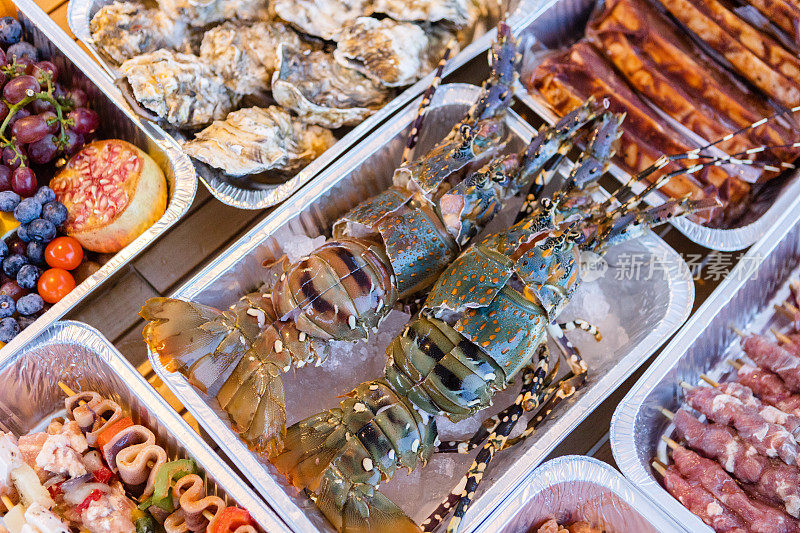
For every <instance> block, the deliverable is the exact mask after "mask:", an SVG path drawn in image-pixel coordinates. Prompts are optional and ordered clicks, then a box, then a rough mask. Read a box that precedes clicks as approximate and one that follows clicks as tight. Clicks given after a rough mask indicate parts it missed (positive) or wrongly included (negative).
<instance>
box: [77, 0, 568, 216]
mask: <svg viewBox="0 0 800 533" xmlns="http://www.w3.org/2000/svg"><path fill="white" fill-rule="evenodd" d="M112 1H113V0H70V2H69V6H68V8H67V22H68V24H69V27H70V29H71V30H72V32H73V33H74V34H75V36H76V37H78V39H80V40H81V42H82V43H83V44H85V45H86V47H87V48H88V49H89V50H90V51H91V52H92V54H93V55H94V57H95V59H96V60H97V61H98V62H99V63H100V64H101V65H102V66H103V68H104V69H105V70H106V72H107V73H108V75H109V76H111V78H112V79H114V80H116V79H118V78H120V73H119V71H118V69H117V68H116V66H115V65H114V64H112V63H111V62H109V61H108V59H107V58H106V57H105V56H104V55H103V54H102V53H101V52H100V50H99V49H98V48H97V47H96V46H95V45H94V41H93V40H92V34H91V31H90V30H89V22H90V21H91V20H92V17H93V16H94V15H95V13H97V11H98V10H99V9H100V8H101V7H103V6H104V5H106V4H110V3H111V2H112ZM555 1H556V0H519V2H517V1H515V0H512V2H511V4H512V5H514V4H517V3H519V6H518V7H517V8H516V9H515V10H514V11H513V13H512V14H511V15H510V16H509V18H508V23H509V25H510V26H511V28H512V29H513V30H514V31H517V30H518V29H519V28H522V27H525V26H526V25H527V24H529V23H530V21H531V20H532V19H534V18H536V17H537V16H538V15H539V14H540V13H541V12H543V11H544V10H545V9H546V8H547V6H548V5H550V4H552V3H553V2H555ZM495 34H496V30H495V29H491V30H490V31H488V32H486V33H484V34H483V35H480V36H478V37H477V38H475V40H474V41H473V42H472V43H470V44H469V45H468V46H466V47H465V48H464V49H463V50H462V51H461V52H459V53H458V54H457V55H456V56H455V57H453V58H452V59H451V60H450V61H449V62H448V63H447V66H446V67H445V70H444V75H447V74H450V73H452V72H454V71H455V70H456V69H458V68H459V67H461V66H463V65H464V64H466V63H467V62H468V61H470V60H472V59H473V58H475V57H476V56H478V55H479V54H482V53H483V52H485V51H486V50H488V48H489V46H490V45H491V43H492V42H493V41H494V38H495ZM432 80H433V73H430V74H429V75H428V76H425V77H424V78H423V79H421V80H420V81H418V82H417V83H415V84H414V85H412V86H411V87H409V88H407V89H406V90H404V91H403V92H402V93H400V94H399V95H398V96H396V97H395V98H394V99H392V100H391V101H390V102H389V103H388V104H386V106H384V107H383V108H382V109H381V110H380V111H378V112H377V113H375V114H374V115H372V116H371V117H369V118H367V119H366V120H364V121H363V122H362V123H361V124H359V125H358V126H356V127H355V128H353V129H352V130H350V131H349V132H347V133H346V134H345V135H344V136H343V137H342V138H341V139H339V140H338V141H337V142H336V144H334V145H333V146H332V147H331V148H329V149H328V150H327V151H325V152H324V153H323V154H322V155H321V156H319V157H318V158H317V159H315V160H314V161H313V162H312V163H311V164H310V165H308V166H307V167H305V168H304V169H303V170H301V171H300V172H298V173H297V174H295V175H294V176H293V177H291V178H290V179H288V180H286V181H285V182H283V183H281V184H278V185H275V184H263V183H256V182H255V181H252V180H248V179H247V178H230V177H227V176H225V175H224V173H222V172H219V171H218V170H216V169H212V168H210V167H208V166H206V165H203V164H199V163H198V164H196V168H197V173H198V176H199V177H200V179H201V180H202V181H203V183H204V184H205V185H206V187H208V190H209V191H210V192H211V194H213V195H214V196H215V197H216V198H217V199H219V200H220V201H221V202H223V203H226V204H228V205H232V206H234V207H239V208H241V209H264V208H266V207H270V206H272V205H276V204H279V203H280V202H283V201H284V200H286V199H287V198H288V197H289V196H291V195H292V193H294V192H295V191H296V190H297V189H299V188H300V187H301V186H302V185H303V184H304V183H306V182H308V181H309V180H310V179H311V178H313V177H314V176H316V175H318V174H319V173H320V172H321V171H322V170H324V169H325V168H326V167H327V166H329V165H330V164H331V163H333V161H335V160H336V159H337V158H338V157H339V156H341V155H342V154H344V153H345V152H346V151H347V150H348V149H350V148H351V147H352V146H353V145H355V144H356V143H357V142H358V141H360V140H361V139H362V138H364V137H366V136H367V135H368V134H369V133H370V132H371V131H373V130H374V129H375V127H376V126H378V125H379V124H381V123H382V122H384V121H385V120H386V119H388V118H389V117H391V116H392V115H393V114H395V113H396V112H397V111H398V110H399V109H402V108H403V107H404V106H405V105H407V104H408V103H409V102H410V101H411V100H413V99H415V98H416V97H417V96H419V95H420V94H422V93H423V91H425V89H426V88H427V87H428V86H429V85H430V83H431V81H432ZM243 185H244V186H243Z"/></svg>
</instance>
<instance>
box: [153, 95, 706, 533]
mask: <svg viewBox="0 0 800 533" xmlns="http://www.w3.org/2000/svg"><path fill="white" fill-rule="evenodd" d="M479 92H480V90H479V88H477V87H475V86H472V85H461V84H449V85H443V86H442V87H441V88H440V89H439V90H438V91H437V92H436V95H435V97H434V99H433V102H432V108H431V111H430V113H431V114H430V115H429V118H428V119H427V120H426V125H427V127H424V128H423V132H422V135H421V138H420V145H419V149H420V150H425V151H427V150H429V149H430V148H431V147H432V145H433V144H434V142H435V141H436V140H438V139H441V138H442V137H443V136H444V135H445V134H446V132H447V131H449V129H450V128H451V127H452V125H453V124H455V123H456V122H457V121H458V120H459V119H460V118H461V117H462V116H463V114H464V113H465V112H466V110H467V109H468V108H469V106H470V105H471V103H472V102H474V100H475V99H476V98H477V96H478V94H479ZM415 114H416V105H414V104H412V105H410V106H409V107H407V108H406V109H405V110H403V111H402V112H400V113H398V114H397V115H396V116H395V117H393V118H392V120H391V121H389V122H387V123H385V124H383V125H382V126H381V127H380V129H379V130H378V131H376V132H375V133H374V134H373V135H371V136H370V137H369V138H368V139H366V140H365V141H363V142H362V143H360V144H359V145H358V146H356V147H355V148H354V149H352V150H351V151H350V152H349V153H348V154H347V155H346V156H345V157H344V158H342V159H340V160H339V161H337V162H336V163H334V165H333V166H331V167H330V168H328V169H327V170H326V171H325V172H324V173H323V174H322V175H320V176H319V177H318V178H317V179H315V180H314V182H313V183H311V184H309V185H308V186H306V187H305V188H304V189H302V190H301V191H300V192H299V193H298V194H297V195H295V196H294V198H293V200H292V201H291V202H289V203H285V204H283V205H282V206H280V207H278V208H277V209H276V210H275V211H274V212H273V213H271V214H270V215H269V216H268V217H266V218H265V219H264V220H263V221H262V222H261V223H260V224H259V225H258V226H257V227H255V228H253V229H252V230H251V231H250V232H249V233H248V234H246V235H245V236H244V237H242V238H241V239H240V240H239V241H238V242H237V243H235V244H234V245H233V246H231V248H229V249H228V250H227V251H226V252H225V253H223V254H222V255H220V256H219V257H217V258H216V259H215V260H213V261H212V262H211V263H210V264H209V265H208V266H207V267H206V268H205V269H204V270H203V271H201V272H200V273H199V274H197V276H195V277H194V278H193V279H192V280H190V281H189V282H187V283H186V284H185V285H184V286H182V287H181V288H180V289H178V291H177V292H176V293H175V294H174V295H173V296H175V297H177V298H182V299H185V300H192V301H197V302H200V303H203V304H207V305H212V306H215V307H218V308H224V307H226V306H228V305H230V304H232V303H233V302H235V301H236V299H237V298H238V297H239V296H240V295H242V294H244V293H246V292H249V291H250V290H253V289H254V288H256V287H257V286H258V285H259V284H260V283H261V280H262V276H263V273H264V270H263V268H262V266H261V264H262V262H263V261H264V260H268V259H274V258H276V257H278V256H279V255H280V254H281V251H282V248H283V247H288V246H290V245H292V244H293V243H292V242H291V241H292V240H293V239H292V236H293V235H297V234H301V235H304V236H318V235H325V234H327V232H328V229H329V228H330V225H331V223H332V222H333V221H334V220H335V219H336V217H338V216H340V215H342V214H343V213H345V212H346V211H347V210H348V209H350V208H351V207H353V206H355V205H356V204H357V203H358V202H360V201H361V200H363V199H364V198H367V197H369V196H371V195H374V194H376V193H377V192H379V191H381V190H383V189H385V188H386V187H387V186H388V185H389V183H390V178H391V175H392V172H393V170H394V169H395V168H396V166H397V165H398V163H399V161H400V157H401V153H402V151H403V146H404V144H405V138H406V135H407V131H408V129H409V127H410V124H411V121H412V120H413V118H414V116H415ZM508 124H509V126H510V129H511V131H512V132H513V134H514V137H515V140H514V141H513V142H512V143H511V144H512V146H511V149H520V148H521V146H522V145H523V142H527V141H528V140H529V139H530V138H531V135H532V133H533V131H534V130H533V128H531V127H530V126H529V125H528V124H526V123H525V122H524V121H522V120H521V119H520V118H519V116H518V115H516V114H515V113H513V112H512V113H509V115H508ZM512 215H513V213H512ZM498 218H500V217H498ZM496 220H497V219H496ZM498 229H502V226H501V227H500V228H498ZM294 240H297V239H296V238H295V239H294ZM626 254H632V256H636V257H640V259H641V260H642V261H643V262H644V263H648V262H652V264H654V265H656V266H657V267H658V268H660V269H661V270H660V274H659V275H656V276H654V278H653V279H648V280H640V281H630V280H628V281H617V280H615V279H614V278H615V274H614V273H613V272H615V271H612V270H609V271H608V272H607V273H606V275H605V276H603V277H602V279H600V280H598V282H597V283H598V285H597V287H598V289H600V288H602V290H603V291H604V293H606V294H609V295H612V296H611V299H615V298H619V299H620V300H623V299H625V298H630V299H631V300H630V301H631V305H630V306H622V307H621V308H620V309H616V310H614V311H613V312H612V313H613V315H614V316H613V317H611V318H610V320H613V321H615V322H614V324H616V325H615V326H614V328H613V329H615V331H614V332H612V331H606V333H607V334H608V336H609V337H611V336H615V335H616V336H617V337H618V338H621V337H624V341H621V342H624V344H623V345H620V346H617V347H616V348H615V347H613V346H611V345H610V344H603V343H600V344H595V343H594V341H593V340H591V341H590V340H588V339H590V337H588V336H586V337H580V336H579V335H577V334H576V336H575V338H574V339H575V341H576V343H577V344H578V346H579V347H581V349H582V350H584V355H585V356H586V359H587V361H588V363H589V366H590V368H591V369H592V374H591V376H590V379H589V383H588V385H587V386H586V387H584V388H583V389H582V390H581V391H580V392H579V394H578V395H577V396H576V397H575V398H573V399H572V400H571V401H569V402H567V403H566V404H565V405H562V406H561V407H560V408H559V409H558V410H557V411H556V412H555V413H554V415H555V416H553V417H552V418H551V421H550V422H548V423H547V424H545V425H544V426H543V427H542V428H541V430H540V431H539V432H537V433H536V435H535V436H533V437H532V438H530V439H528V440H527V441H526V442H525V443H524V444H522V445H520V446H519V447H516V448H514V449H512V450H510V451H508V452H506V453H503V454H499V455H498V457H497V459H496V462H495V463H493V464H492V466H491V468H490V469H489V470H488V472H487V476H486V477H485V478H484V480H485V481H484V483H485V485H484V487H485V491H484V492H482V494H480V495H479V496H478V497H477V499H476V501H475V502H474V504H473V506H472V508H471V509H470V512H469V513H468V514H467V516H466V517H465V521H464V522H463V523H462V524H463V525H462V527H463V529H462V531H472V530H474V529H475V528H476V527H477V525H478V524H480V522H482V521H483V520H484V519H485V518H486V517H487V516H488V514H489V512H491V511H492V509H494V508H495V507H496V506H497V505H498V504H499V503H500V502H501V501H502V500H503V499H504V498H505V496H506V495H507V494H508V493H509V491H511V490H512V488H513V487H515V486H516V485H517V484H518V483H519V482H520V481H521V480H522V479H523V478H524V477H525V476H526V475H527V474H528V473H529V471H530V470H531V469H532V468H534V467H535V466H536V465H537V464H539V462H540V461H542V460H543V459H544V457H546V456H547V454H548V453H549V452H550V451H551V450H552V449H553V448H554V447H555V445H556V444H557V443H558V442H559V441H560V440H561V439H563V438H564V437H565V436H566V435H567V434H568V433H569V432H570V431H572V429H574V428H575V427H576V426H577V424H578V423H579V422H580V421H581V420H583V419H584V418H585V417H586V416H587V415H588V414H589V413H590V412H591V411H592V409H594V408H595V407H596V406H597V405H598V404H599V403H600V402H601V401H602V400H603V398H605V397H606V396H607V395H608V394H609V393H610V392H611V391H612V390H613V389H614V388H615V387H617V386H618V385H619V384H620V383H622V381H623V380H624V379H625V378H626V377H627V376H628V375H629V374H630V373H631V372H632V371H633V370H634V369H635V368H637V367H638V366H639V365H640V364H641V363H642V362H644V361H645V359H646V358H647V357H648V356H649V355H650V354H652V353H653V351H654V350H655V349H656V348H657V347H658V346H660V345H661V343H663V342H664V340H665V339H666V338H667V337H669V336H670V335H671V334H672V333H673V332H674V331H675V330H677V328H678V327H679V326H680V324H682V323H683V321H684V320H685V319H686V317H687V316H688V314H689V311H690V309H691V307H692V301H693V298H694V285H693V283H692V281H691V277H690V274H689V271H688V268H687V266H686V264H685V263H684V262H683V260H682V259H681V258H680V256H679V255H678V254H677V253H675V251H673V250H672V248H670V247H669V246H668V245H667V244H666V243H664V242H663V241H662V240H661V239H660V238H658V237H657V236H656V235H655V234H653V233H651V232H648V233H647V235H646V236H644V237H643V238H641V239H639V240H636V241H631V242H629V243H626V244H624V245H621V246H619V247H615V248H614V249H613V250H612V251H611V253H610V254H609V255H608V261H609V263H610V264H612V265H614V264H616V263H618V262H622V261H623V260H624V258H625V257H627V255H626ZM386 322H389V319H388V318H387V320H386ZM404 323H405V322H403V323H402V324H404ZM402 324H401V325H400V326H398V328H397V329H398V330H399V329H400V328H402ZM612 334H613V335H612ZM580 335H584V333H583V332H581V333H580ZM391 336H392V335H390V336H389V338H388V339H387V338H383V337H381V336H380V335H377V336H376V338H375V339H372V340H371V341H370V343H369V344H368V347H369V349H371V350H372V352H371V354H370V355H367V356H364V355H362V352H360V351H359V350H360V349H359V348H358V347H356V348H353V353H352V356H353V358H354V359H355V358H356V357H358V358H359V359H358V361H357V362H356V361H354V362H353V364H352V366H350V364H349V363H350V360H343V361H342V360H340V361H334V360H332V356H331V357H329V359H328V360H327V361H326V363H324V364H322V365H321V366H320V367H317V368H309V367H304V368H302V369H300V370H297V371H296V372H291V373H289V374H287V375H285V379H284V387H285V389H286V397H287V415H288V418H289V423H292V422H295V421H297V420H299V419H301V418H302V417H305V416H309V415H311V414H313V413H315V412H318V411H320V410H322V409H326V408H330V407H334V406H336V405H338V403H339V400H337V398H336V397H337V396H338V395H340V394H342V393H345V392H347V391H348V390H350V389H351V388H352V387H353V386H355V385H356V384H358V383H359V382H362V381H365V380H368V379H374V378H376V377H378V376H380V375H381V374H382V371H383V370H382V369H383V366H384V364H385V354H384V353H383V351H382V350H383V348H384V347H385V346H386V344H388V342H389V340H390V339H391ZM381 342H383V344H381ZM604 342H610V341H608V340H605V341H604ZM365 349H366V348H365ZM150 360H151V362H152V364H153V367H154V368H155V369H156V372H157V373H158V374H159V375H160V376H161V378H162V379H163V380H164V381H165V382H166V383H167V385H168V386H169V387H170V389H171V390H172V391H173V392H174V393H175V395H176V396H177V397H178V398H179V399H180V400H181V402H182V403H183V404H184V405H185V406H186V408H187V409H188V410H189V411H190V412H191V413H192V414H193V415H194V417H195V418H196V419H197V420H198V421H200V423H201V424H202V425H203V426H204V427H205V429H206V431H207V432H208V434H209V435H210V437H211V438H212V439H214V441H215V442H216V443H217V444H218V445H219V446H220V447H221V448H222V449H223V450H224V451H225V452H226V453H227V454H228V456H229V457H230V458H231V459H232V460H233V461H234V462H235V463H236V464H237V466H238V467H239V468H240V469H241V470H242V471H244V472H248V473H249V480H250V481H251V482H252V483H253V485H254V486H255V487H256V489H257V490H258V491H259V492H260V493H261V494H262V495H263V496H264V498H266V499H267V501H268V502H269V503H270V505H271V506H272V507H273V508H274V509H275V510H276V511H278V513H279V514H280V515H281V517H282V518H283V519H284V520H285V521H286V522H287V523H289V524H291V525H292V526H293V527H294V528H295V529H296V530H297V531H315V530H316V528H319V529H322V530H324V531H330V530H331V526H330V525H329V524H328V523H327V521H326V520H325V519H324V518H323V517H322V515H321V514H320V513H319V512H318V511H317V510H316V509H315V508H314V507H313V505H312V504H311V502H310V501H309V500H308V498H306V497H305V496H304V495H302V494H298V493H297V491H295V490H294V489H293V488H291V487H287V486H286V484H285V483H284V482H283V478H282V477H281V476H277V475H276V474H275V473H274V471H273V470H272V469H271V467H270V466H268V465H266V464H264V463H261V462H259V460H258V457H257V456H256V455H254V454H252V453H251V452H250V451H248V449H247V447H246V446H245V445H244V443H243V442H242V441H241V440H239V438H237V436H236V434H235V433H234V432H233V431H232V430H231V427H230V426H229V424H228V422H227V415H225V414H224V413H221V412H220V411H218V410H217V409H215V407H214V406H215V401H214V400H212V399H211V398H209V397H207V396H204V395H202V394H201V393H200V392H199V391H198V390H197V389H195V388H193V387H192V386H191V385H189V384H188V382H187V381H186V379H185V378H184V377H183V376H182V375H180V374H170V373H167V372H166V371H165V370H164V368H163V367H162V366H161V364H160V362H159V361H158V358H157V357H156V356H155V355H154V354H152V353H151V354H150ZM340 367H341V368H342V369H344V372H342V371H341V370H339V368H340ZM336 372H339V375H336V374H335V373H336ZM333 375H336V377H335V378H332V377H331V376H333ZM303 380H306V381H305V383H304V381H303ZM517 386H518V385H514V386H512V387H510V388H509V390H508V391H506V393H504V394H506V395H505V396H502V397H501V396H498V398H497V399H496V401H495V406H496V407H495V409H496V410H500V408H501V406H502V405H503V404H506V405H507V404H509V403H511V402H512V401H513V396H514V395H516V390H517V389H516V387H517ZM310 391H313V392H310ZM440 430H442V431H441V433H442V437H441V438H442V439H443V440H445V439H446V438H447V436H446V435H445V434H444V433H445V432H444V426H443V425H442V424H440ZM471 460H472V458H471V457H470V456H464V455H461V456H457V457H455V458H454V456H453V455H452V454H442V455H439V456H436V457H435V458H434V459H433V460H432V461H431V463H430V464H429V465H428V467H427V468H425V469H422V470H421V471H420V473H414V474H413V475H411V476H410V477H412V478H414V476H421V477H419V478H414V479H412V480H411V482H412V488H408V487H407V486H406V488H405V489H402V488H399V486H400V485H399V484H400V483H402V482H407V481H408V479H405V478H406V477H408V476H407V475H406V474H405V473H402V474H401V473H397V474H395V478H393V479H392V481H391V482H389V483H385V484H383V485H382V486H381V490H382V491H384V492H385V493H386V494H387V496H389V497H391V498H395V499H397V500H398V504H400V505H401V506H403V505H404V504H403V503H402V502H401V501H400V500H401V499H403V498H404V499H405V500H409V496H410V495H413V497H414V498H415V501H407V502H406V504H405V506H404V509H406V511H407V512H409V513H410V515H411V516H412V518H414V519H415V520H417V521H420V520H422V519H424V517H425V516H427V513H429V512H430V511H432V510H433V508H434V507H435V505H436V503H437V502H438V501H439V500H440V499H441V498H443V497H444V496H445V495H446V494H447V493H448V492H449V491H450V490H451V489H452V488H453V487H454V486H455V485H456V483H457V482H458V480H459V478H460V477H461V476H462V474H463V473H464V472H466V469H467V467H468V466H469V462H470V461H471ZM448 462H449V463H448ZM454 462H455V464H453V463H454ZM397 478H403V479H404V481H403V480H401V481H397ZM415 480H416V481H415ZM396 481H397V483H398V484H395V482H396ZM420 502H422V503H420Z"/></svg>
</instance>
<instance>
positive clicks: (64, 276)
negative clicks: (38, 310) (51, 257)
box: [38, 268, 75, 304]
mask: <svg viewBox="0 0 800 533" xmlns="http://www.w3.org/2000/svg"><path fill="white" fill-rule="evenodd" d="M74 288H75V279H73V277H72V274H70V273H69V272H67V271H66V270H64V269H63V268H51V269H50V270H45V271H44V273H43V274H42V275H41V276H40V277H39V285H38V289H39V296H41V297H42V299H43V300H44V301H45V302H47V303H49V304H54V303H56V302H58V301H59V300H61V298H63V297H64V296H66V295H67V294H69V293H70V291H72V289H74Z"/></svg>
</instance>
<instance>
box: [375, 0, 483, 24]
mask: <svg viewBox="0 0 800 533" xmlns="http://www.w3.org/2000/svg"><path fill="white" fill-rule="evenodd" d="M373 11H374V12H375V13H383V14H384V15H388V16H389V17H391V18H393V19H394V20H399V21H404V22H415V21H416V22H440V21H446V22H449V23H451V24H453V25H455V26H458V27H461V26H465V25H466V24H467V23H468V22H469V21H470V19H471V15H470V7H469V3H468V0H375V4H374V6H373Z"/></svg>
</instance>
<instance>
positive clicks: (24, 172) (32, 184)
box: [11, 167, 38, 198]
mask: <svg viewBox="0 0 800 533" xmlns="http://www.w3.org/2000/svg"><path fill="white" fill-rule="evenodd" d="M11 189H12V190H13V191H14V192H15V193H17V194H19V195H20V196H22V197H23V198H30V197H31V196H33V195H34V194H36V189H38V184H37V182H36V174H34V172H33V170H31V168H30V167H19V168H18V169H16V170H15V171H14V173H13V174H12V175H11Z"/></svg>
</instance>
